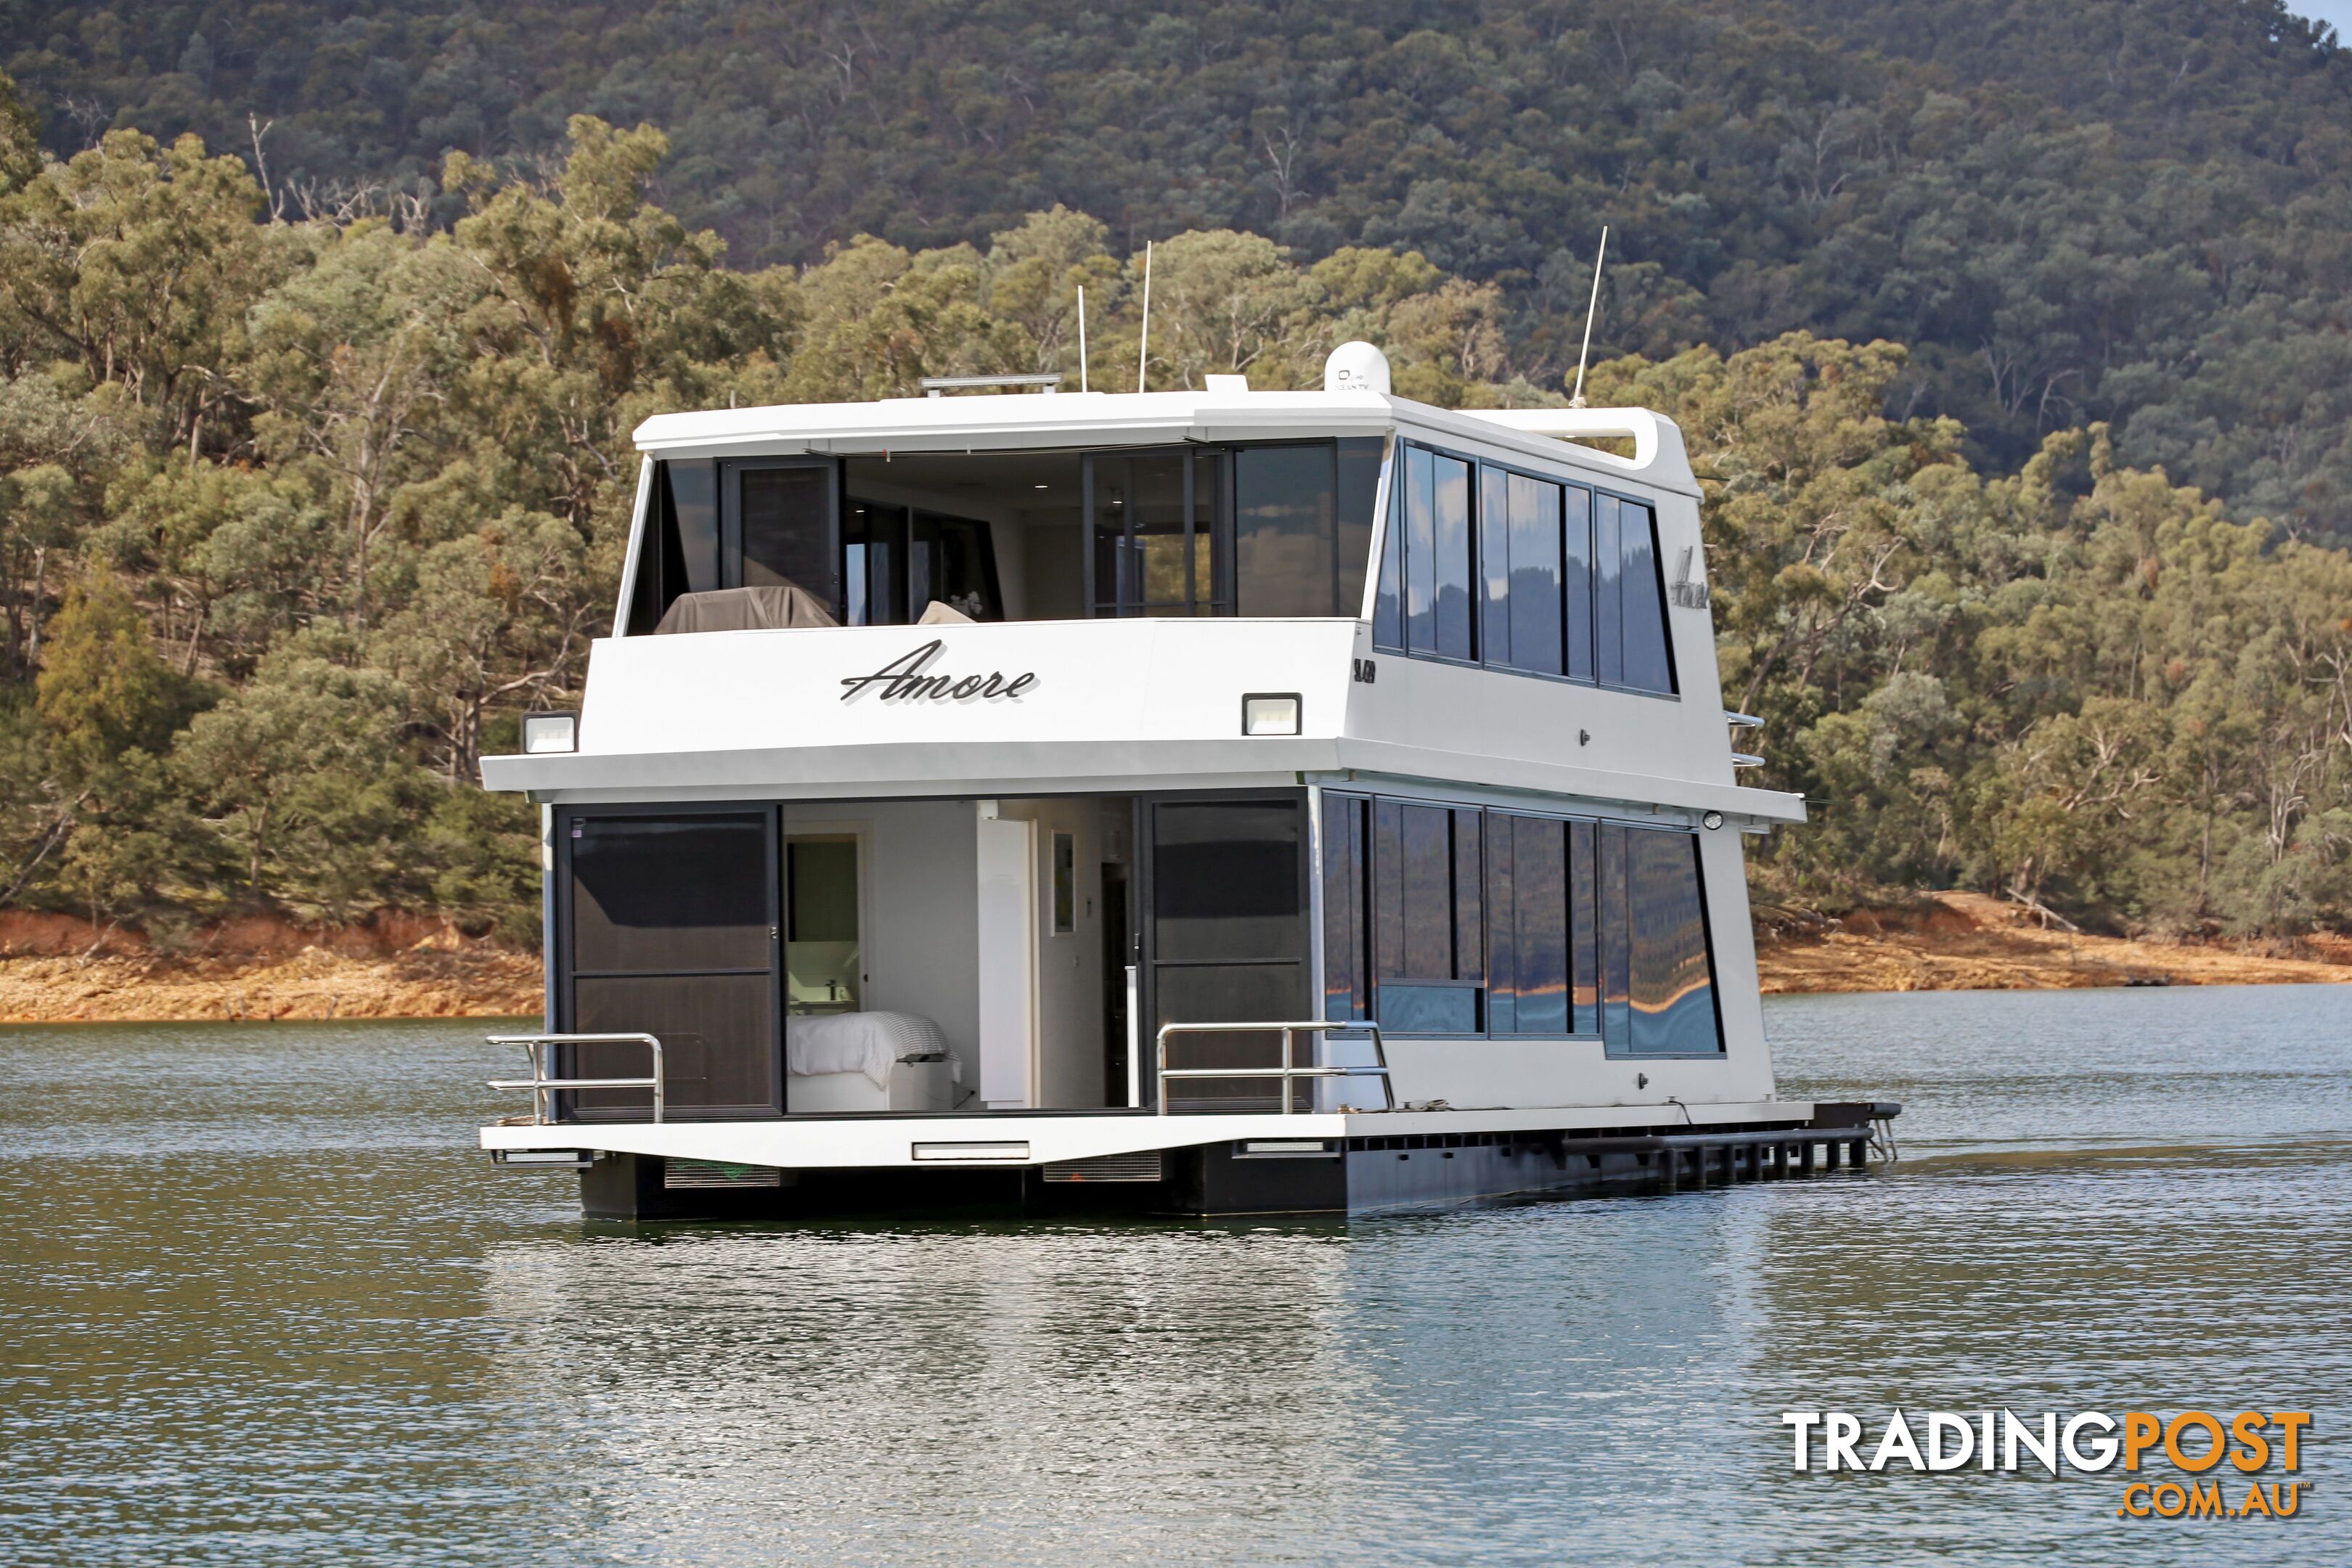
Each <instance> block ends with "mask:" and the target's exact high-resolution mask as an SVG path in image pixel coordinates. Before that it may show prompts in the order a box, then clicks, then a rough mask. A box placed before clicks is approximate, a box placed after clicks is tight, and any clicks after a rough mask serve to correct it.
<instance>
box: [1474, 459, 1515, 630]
mask: <svg viewBox="0 0 2352 1568" xmlns="http://www.w3.org/2000/svg"><path fill="white" fill-rule="evenodd" d="M1510 510H1511V476H1510V475H1509V473H1507V471H1505V470H1504V469H1501V468H1487V467H1485V466H1483V465H1482V466H1481V467H1480V468H1479V469H1478V516H1479V517H1480V518H1481V519H1482V520H1483V521H1482V523H1481V526H1480V527H1479V530H1478V558H1479V559H1478V563H1479V568H1480V571H1479V578H1480V584H1479V585H1480V590H1481V602H1482V613H1481V615H1480V617H1479V621H1478V646H1479V647H1481V648H1483V649H1484V650H1485V651H1486V662H1487V663H1488V664H1508V663H1510V662H1511V532H1510V530H1509V529H1507V528H1505V527H1503V526H1501V522H1500V520H1502V519H1504V518H1506V517H1507V516H1509V514H1510Z"/></svg>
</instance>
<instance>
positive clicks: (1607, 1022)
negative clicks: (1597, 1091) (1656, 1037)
mask: <svg viewBox="0 0 2352 1568" xmlns="http://www.w3.org/2000/svg"><path fill="white" fill-rule="evenodd" d="M1598 836H1599V837H1600V840H1601V854H1600V861H1601V866H1600V887H1599V897H1598V902H1599V904H1600V908H1601V921H1600V925H1601V973H1600V974H1599V976H1598V977H1597V979H1598V983H1599V989H1600V993H1601V995H1600V1001H1601V1038H1602V1039H1604V1040H1607V1041H1608V1042H1609V1045H1610V1047H1611V1048H1612V1050H1622V1049H1624V1048H1625V1047H1627V1046H1628V1045H1630V1044H1631V1043H1632V1040H1633V1016H1632V1015H1633V998H1632V986H1633V967H1632V966H1633V955H1632V953H1631V952H1629V951H1628V949H1627V947H1626V936H1627V933H1626V930H1625V882H1626V878H1625V829H1623V828H1622V827H1620V826H1616V825H1615V824H1614V823H1608V822H1604V823H1602V824H1601V825H1600V828H1599V835H1598Z"/></svg>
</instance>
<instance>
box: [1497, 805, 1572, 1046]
mask: <svg viewBox="0 0 2352 1568" xmlns="http://www.w3.org/2000/svg"><path fill="white" fill-rule="evenodd" d="M1506 820H1508V821H1509V822H1510V826H1511V838H1512V845H1511V852H1512V861H1513V871H1512V878H1511V886H1512V895H1513V898H1512V906H1513V907H1512V917H1511V921H1510V925H1511V932H1512V943H1513V947H1514V950H1515V952H1516V955H1517V965H1518V993H1519V994H1518V1015H1517V1032H1518V1033H1520V1034H1523V1035H1565V1034H1567V1033H1568V1032H1569V1023H1570V1016H1569V994H1568V982H1569V955H1568V824H1566V823H1564V822H1554V821H1549V820H1547V819H1543V818H1538V817H1528V816H1522V817H1517V818H1510V819H1506ZM1496 852H1497V853H1498V854H1499V853H1500V852H1501V851H1500V848H1499V846H1498V847H1497V850H1496Z"/></svg>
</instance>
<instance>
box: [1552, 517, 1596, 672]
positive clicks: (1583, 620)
mask: <svg viewBox="0 0 2352 1568" xmlns="http://www.w3.org/2000/svg"><path fill="white" fill-rule="evenodd" d="M1560 500H1561V516H1560V601H1561V605H1562V606H1563V608H1564V609H1565V610H1566V612H1567V614H1566V619H1565V624H1564V627H1563V629H1564V631H1565V634H1566V636H1565V641H1566V644H1567V666H1566V668H1565V669H1564V670H1563V673H1564V674H1567V675H1571V676H1574V677H1575V678H1576V679H1579V680H1591V679H1593V659H1592V601H1593V595H1594V593H1595V592H1596V590H1595V588H1594V586H1593V582H1592V492H1591V490H1583V489H1576V488H1574V487H1573V486H1570V487H1567V488H1566V489H1564V490H1563V492H1562V494H1561V497H1560Z"/></svg>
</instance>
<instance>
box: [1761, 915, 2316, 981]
mask: <svg viewBox="0 0 2352 1568" xmlns="http://www.w3.org/2000/svg"><path fill="white" fill-rule="evenodd" d="M1756 961H1757V967H1758V969H1759V972H1760V973H1761V975H1762V978H1763V984H1764V990H1765V991H1766V992H1767V993H1768V994H1769V993H1775V992H1808V991H1812V992H1820V991H2042V990H2060V989H2067V988H2072V987H2076V986H2095V985H2134V984H2137V985H2270V984H2299V983H2306V984H2307V983H2311V982H2334V983H2342V982H2346V981H2352V941H2347V940H2346V939H2344V938H2341V937H2320V938H2314V939H2312V940H2310V941H2308V942H2305V943H2303V944H2302V951H2301V952H2299V953H2296V954H2292V955H2279V954H2273V953H2266V952H2256V951H2253V950H2252V949H2251V948H2248V947H2242V946H2238V945H2225V944H2221V943H2197V942H2141V941H2133V940H2130V939H2127V938H2124V937H2111V936H2081V935H2076V934H2075V933H2074V932H2071V931H2064V930H2063V929H2059V928H2056V927H2052V928H2048V929H2044V928H2043V927H2042V925H2041V924H2040V923H2039V922H2038V921H2036V920H2035V918H2034V917H2033V915H2032V914H2031V913H2030V912H2028V911H2027V910H2024V909H2022V908H2021V907H2019V906H2017V905H2015V904H2006V903H2003V902H2001V901H2000V900H1998V899H1991V898H1987V897H1986V896H1984V895H1983V894H1981V893H1936V894H1932V895H1929V896H1928V897H1927V898H1926V899H1924V900H1922V901H1921V903H1920V904H1919V906H1918V907H1916V909H1911V910H1856V911H1855V912H1854V913H1853V914H1852V915H1849V916H1847V917H1846V918H1845V920H1843V921H1840V922H1839V923H1838V924H1837V926H1836V927H1835V928H1834V929H1832V930H1830V931H1822V932H1811V933H1803V932H1800V933H1793V934H1780V933H1775V932H1770V931H1759V932H1758V933H1757V940H1756Z"/></svg>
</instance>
